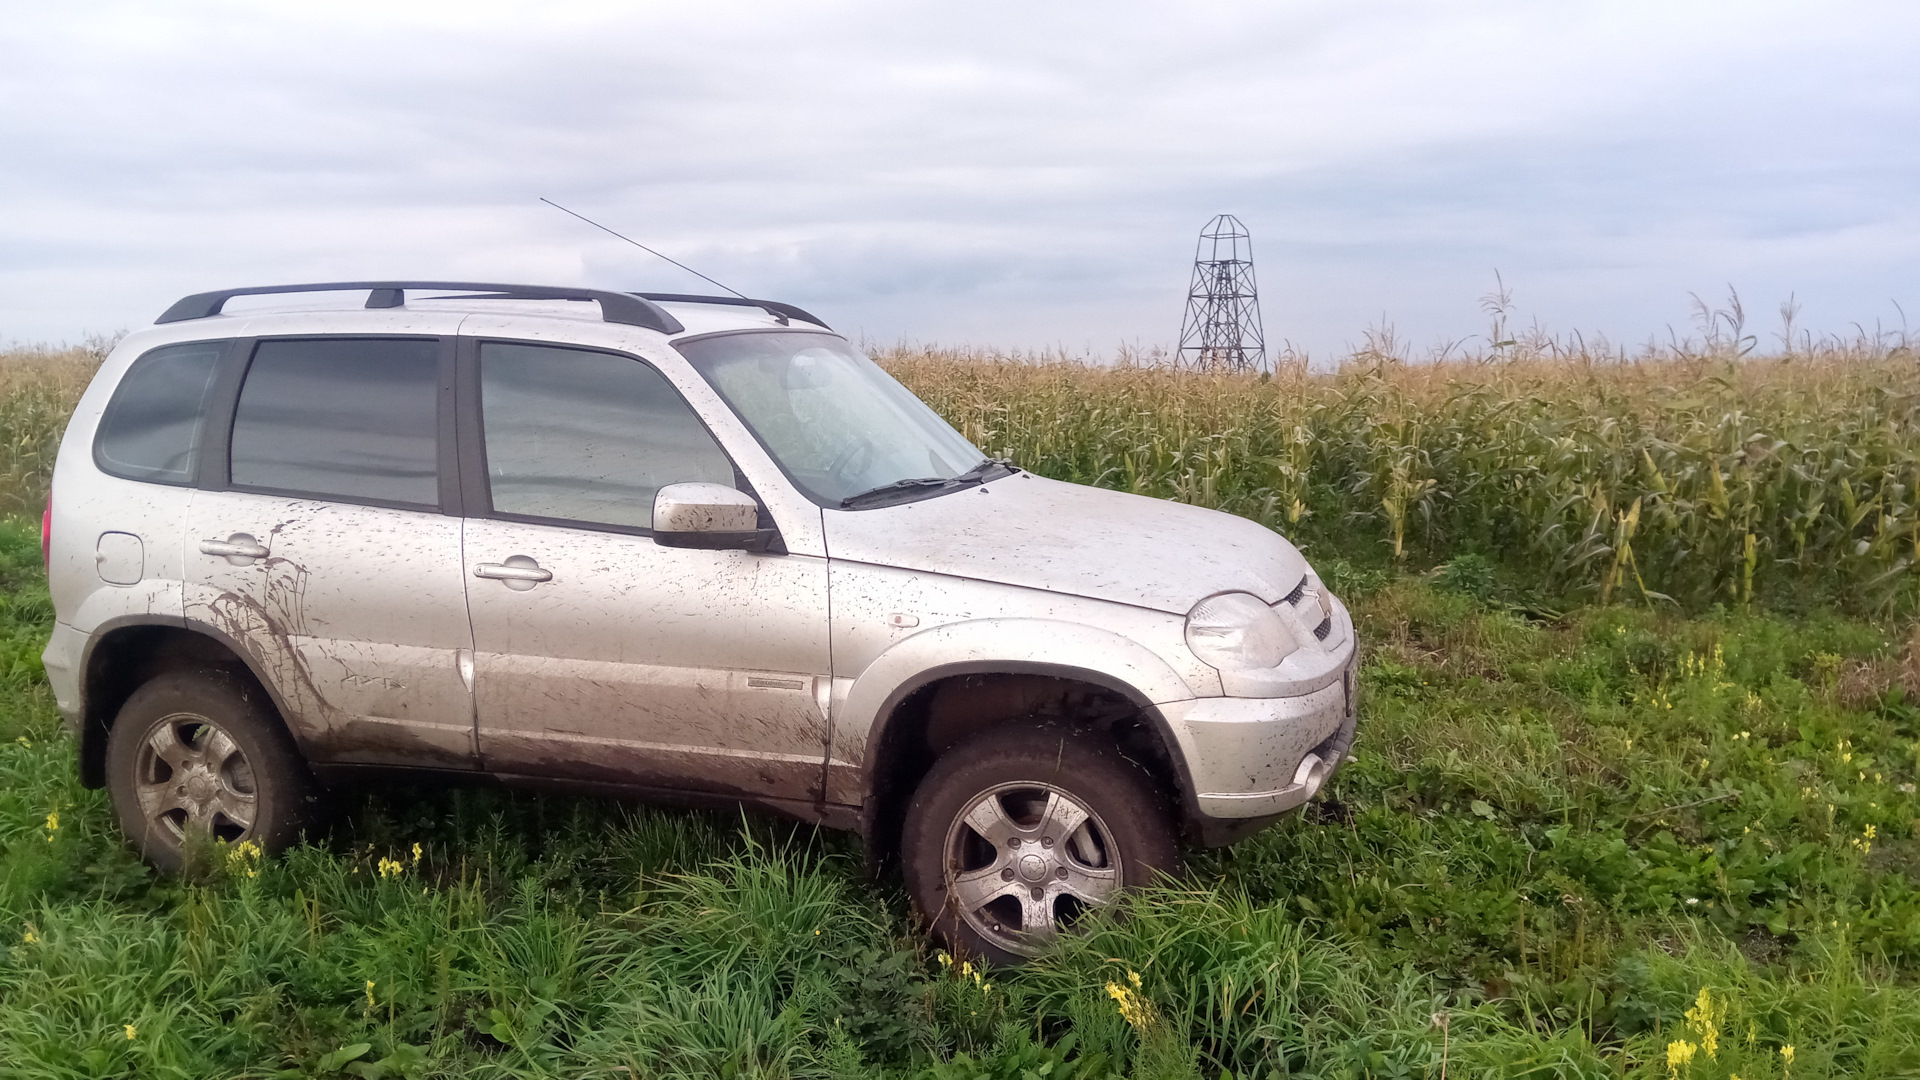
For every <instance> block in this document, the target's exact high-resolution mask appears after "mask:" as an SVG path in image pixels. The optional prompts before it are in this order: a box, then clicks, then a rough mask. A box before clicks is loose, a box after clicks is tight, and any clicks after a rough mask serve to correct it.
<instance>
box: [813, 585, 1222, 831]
mask: <svg viewBox="0 0 1920 1080" xmlns="http://www.w3.org/2000/svg"><path fill="white" fill-rule="evenodd" d="M832 579H833V663H834V674H835V676H836V684H837V685H838V686H841V687H844V689H843V690H841V691H839V692H837V693H836V702H835V709H834V730H833V753H832V757H831V760H830V761H829V763H828V770H827V798H828V800H829V801H831V802H839V803H847V804H856V805H857V804H858V803H860V802H861V801H862V800H863V799H864V798H865V793H866V790H867V787H868V783H869V780H870V778H869V777H868V776H867V774H866V769H867V762H868V758H869V755H870V753H871V752H872V750H873V748H874V746H875V741H876V737H877V736H878V734H879V731H880V725H881V724H882V723H883V722H884V720H885V719H886V715H887V713H888V711H889V710H890V709H891V708H892V706H893V705H894V704H897V703H898V702H899V700H900V699H901V698H902V697H904V696H905V694H906V693H908V692H910V691H911V690H913V689H915V688H917V687H919V686H920V685H923V684H924V683H925V682H926V681H928V680H929V678H933V677H938V675H939V674H940V673H941V672H942V671H943V670H946V671H959V670H965V669H971V670H991V669H995V668H998V669H1000V670H1007V671H1059V672H1067V671H1079V672H1084V673H1087V674H1089V675H1092V676H1097V677H1099V678H1100V680H1101V681H1103V682H1105V683H1106V684H1108V685H1110V686H1112V687H1114V688H1124V689H1126V690H1127V691H1128V692H1129V693H1130V694H1132V695H1135V696H1138V697H1142V698H1144V699H1146V700H1145V702H1144V703H1145V704H1153V705H1158V704H1161V703H1163V702H1170V701H1184V700H1186V699H1189V698H1192V697H1195V696H1198V695H1218V694H1219V693H1220V680H1219V677H1218V675H1217V674H1215V673H1214V671H1213V669H1212V668H1210V667H1207V666H1206V665H1204V664H1201V663H1200V662H1199V661H1198V660H1192V659H1190V658H1189V659H1187V660H1186V661H1185V662H1184V663H1181V661H1180V660H1178V659H1177V658H1180V657H1182V656H1186V655H1188V654H1187V653H1186V650H1185V648H1184V647H1183V646H1181V645H1180V641H1181V635H1182V632H1183V627H1182V622H1181V620H1180V618H1178V617H1176V616H1171V615H1167V614H1165V613H1162V612H1157V611H1149V610H1146V609H1143V608H1132V607H1127V606H1124V605H1121V604H1112V603H1107V602H1104V601H1099V600H1088V599H1085V598H1083V597H1077V596H1068V595H1063V594H1059V593H1049V592H1042V591H1039V590H1035V589H1023V588H1018V587H1015V586H1011V585H999V584H995V583H992V582H983V581H973V580H970V579H967V578H956V577H949V576H946V575H942V574H928V573H919V572H915V571H910V570H901V569H898V568H894V567H887V566H874V565H871V564H867V563H857V562H849V561H845V560H840V559H835V560H834V561H833V563H832ZM1176 663H1180V664H1181V666H1179V667H1175V666H1174V665H1175V664H1176Z"/></svg>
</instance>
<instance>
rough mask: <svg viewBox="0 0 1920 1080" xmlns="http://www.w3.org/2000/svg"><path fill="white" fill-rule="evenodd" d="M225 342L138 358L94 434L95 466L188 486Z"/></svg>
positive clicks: (181, 347)
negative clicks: (215, 372) (209, 393)
mask: <svg viewBox="0 0 1920 1080" xmlns="http://www.w3.org/2000/svg"><path fill="white" fill-rule="evenodd" d="M226 349H227V343H226V342H224V341H196V342H192V343H190V344H184V345H162V346H160V347H159V348H157V349H151V350H149V351H147V352H145V353H142V354H141V355H140V358H139V359H137V360H135V361H134V362H133V364H132V366H130V367H128V368H127V373H126V374H125V375H123V376H121V378H120V385H119V386H118V387H115V388H114V391H113V397H112V398H111V399H110V400H109V401H108V402H107V411H106V413H105V414H104V415H102V416H101V418H100V427H99V429H98V430H97V431H96V432H95V433H94V440H93V460H94V463H95V464H96V465H98V466H99V467H100V470H101V471H102V472H105V473H108V474H111V475H113V476H119V477H124V478H126V479H128V480H146V481H150V482H153V483H160V484H191V483H193V482H194V478H195V475H196V473H197V472H198V469H199V464H200V444H201V434H202V432H203V431H204V429H205V427H206V412H207V395H208V391H209V390H210V388H211V387H212V386H213V375H214V371H215V370H216V369H217V368H218V367H219V364H220V357H221V355H222V354H223V353H225V352H226Z"/></svg>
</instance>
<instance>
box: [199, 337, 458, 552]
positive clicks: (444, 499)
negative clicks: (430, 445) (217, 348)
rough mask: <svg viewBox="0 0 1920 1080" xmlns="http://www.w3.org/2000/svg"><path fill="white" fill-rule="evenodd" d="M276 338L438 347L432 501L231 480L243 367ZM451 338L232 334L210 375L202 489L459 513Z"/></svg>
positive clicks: (245, 371)
mask: <svg viewBox="0 0 1920 1080" xmlns="http://www.w3.org/2000/svg"><path fill="white" fill-rule="evenodd" d="M278 341H432V342H437V343H438V344H439V346H440V351H439V365H438V370H437V372H436V375H435V391H436V393H435V400H434V427H435V431H434V468H435V471H436V472H437V474H438V475H437V479H438V481H439V488H440V498H439V503H438V504H437V505H435V504H431V503H413V502H400V501H398V500H394V499H369V498H366V497H365V496H349V495H339V494H333V493H328V492H316V491H296V490H291V489H287V488H268V487H256V486H253V485H249V484H236V483H234V482H233V424H234V420H235V417H236V414H237V412H238V410H239V408H240V388H241V386H242V385H243V384H244V383H245V382H246V378H247V371H248V369H249V368H251V367H252V366H253V358H254V357H255V356H256V355H257V354H258V352H259V347H260V345H261V344H263V343H266V342H278ZM454 353H455V349H454V338H453V336H452V335H448V334H394V333H371V334H327V333H316V334H274V335H270V336H267V337H242V338H235V339H233V346H232V348H231V351H229V352H228V354H227V356H226V357H225V358H224V359H223V360H222V364H223V367H222V370H221V371H220V373H219V374H218V375H216V376H215V378H214V388H213V393H212V395H210V397H209V400H208V403H207V415H208V417H209V418H216V417H217V418H218V420H219V422H218V423H215V424H213V425H211V427H210V428H209V437H208V438H207V440H206V441H205V442H204V443H203V444H202V448H201V457H202V461H203V462H205V463H206V467H202V468H201V469H200V483H199V484H198V485H197V486H198V487H199V488H200V489H201V490H202V491H233V492H239V493H242V494H247V495H267V496H272V497H275V498H282V499H301V500H305V501H308V502H320V503H339V504H342V505H348V506H375V507H380V508H382V509H387V510H412V511H415V512H418V513H438V514H441V515H444V516H448V517H459V516H461V500H460V494H461V492H460V482H459V475H458V469H457V465H458V461H459V459H458V457H457V454H456V451H455V446H454V437H453V435H454V373H455V359H454Z"/></svg>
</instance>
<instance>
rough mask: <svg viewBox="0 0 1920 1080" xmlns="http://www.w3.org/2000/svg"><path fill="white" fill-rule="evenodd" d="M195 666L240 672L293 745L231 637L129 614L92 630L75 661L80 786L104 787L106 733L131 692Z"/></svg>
mask: <svg viewBox="0 0 1920 1080" xmlns="http://www.w3.org/2000/svg"><path fill="white" fill-rule="evenodd" d="M195 662H197V663H203V664H214V665H218V666H221V667H226V668H231V669H234V670H237V671H241V672H244V673H245V675H246V677H247V678H248V679H251V680H252V681H253V682H254V683H255V684H256V685H257V686H258V687H259V688H260V690H261V691H262V692H263V693H265V694H266V695H267V700H268V701H270V702H272V703H273V708H274V713H275V714H276V716H277V717H278V718H279V720H280V724H281V727H282V728H283V729H287V734H288V736H289V737H291V738H293V739H294V744H295V745H296V746H299V739H298V737H297V736H295V735H294V733H293V732H292V730H291V728H290V726H289V725H288V724H287V722H286V716H287V709H286V702H285V701H284V700H283V699H282V698H281V696H280V693H279V691H278V690H277V689H275V687H274V685H273V683H272V682H271V681H270V680H268V679H266V678H264V677H263V676H262V675H261V673H260V671H259V670H258V669H257V668H256V667H255V666H254V663H253V661H252V660H251V659H249V658H248V656H247V653H246V650H244V649H242V648H241V647H240V643H239V642H238V641H236V640H234V638H233V637H232V636H230V635H228V634H226V633H223V632H222V631H220V630H219V629H218V628H216V627H213V626H209V625H207V624H205V623H202V622H199V621H197V620H193V619H183V618H177V617H173V618H156V617H153V616H140V615H130V616H125V617H123V618H118V619H111V620H108V621H107V622H105V623H102V624H101V625H100V626H99V627H98V628H96V629H95V631H94V633H93V634H92V635H91V636H90V638H89V639H88V641H87V647H86V650H85V651H84V653H83V654H82V655H81V658H80V782H81V784H83V785H84V786H86V787H90V788H100V787H105V786H106V782H107V775H106V761H107V732H108V731H109V730H110V729H111V728H112V727H113V721H114V718H115V717H116V716H117V715H118V714H119V712H120V707H121V706H122V705H125V704H126V702H127V699H128V698H129V697H131V696H133V692H134V691H135V690H138V689H139V688H140V687H141V686H142V685H143V684H144V683H146V682H147V681H148V680H150V679H152V678H153V677H154V676H155V675H158V674H160V673H161V672H163V671H166V670H168V669H169V668H171V667H173V666H175V665H178V664H182V663H195ZM302 751H303V752H304V747H303V748H302Z"/></svg>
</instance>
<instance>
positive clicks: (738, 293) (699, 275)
mask: <svg viewBox="0 0 1920 1080" xmlns="http://www.w3.org/2000/svg"><path fill="white" fill-rule="evenodd" d="M540 201H541V202H543V203H546V204H547V205H548V206H551V207H553V208H554V209H555V210H558V211H560V212H562V213H566V214H573V216H574V217H577V218H579V219H580V220H581V221H584V222H586V223H587V224H589V225H591V226H593V227H594V228H596V229H599V230H600V231H601V232H603V233H606V234H607V235H608V236H617V237H619V238H620V239H622V240H625V241H626V242H627V243H629V244H632V245H633V246H634V247H637V248H639V249H640V250H641V251H644V252H646V253H647V254H649V255H652V256H655V257H657V258H661V259H665V260H667V261H668V262H670V263H672V264H673V265H675V266H677V267H679V268H680V269H682V270H685V271H686V272H687V273H689V274H692V275H693V276H694V277H697V278H699V279H700V280H701V281H704V282H706V283H707V284H709V285H715V286H718V287H719V288H722V289H726V290H727V291H728V292H730V293H732V294H733V295H735V296H737V297H739V298H740V299H742V300H745V299H748V297H747V294H746V293H743V292H741V291H740V290H739V289H735V288H733V287H731V286H728V285H721V284H720V283H719V282H717V281H715V280H713V279H712V278H710V277H708V276H707V275H705V274H703V273H701V272H700V271H698V270H695V269H694V268H693V267H691V266H688V265H687V264H686V263H683V262H681V261H680V260H679V259H675V258H673V257H671V256H668V255H662V254H660V253H659V252H657V251H655V250H653V249H652V248H650V247H648V246H647V245H645V244H643V243H641V242H640V241H638V240H635V239H634V238H633V237H631V236H626V235H624V234H621V233H617V232H614V231H613V230H612V229H609V228H607V227H606V226H605V225H602V224H600V223H599V222H597V221H595V220H593V219H592V218H590V217H588V216H587V215H585V214H577V213H574V212H573V211H572V210H568V209H567V208H566V207H564V206H561V205H560V204H559V203H557V202H554V201H553V200H552V199H549V198H547V197H546V196H545V195H542V196H540Z"/></svg>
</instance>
